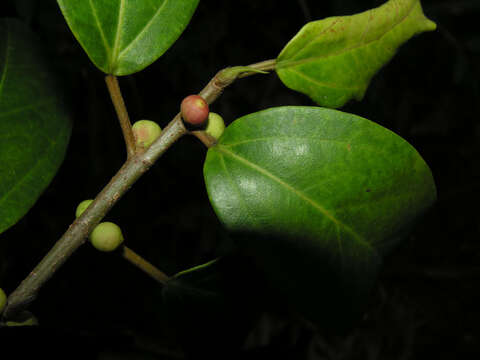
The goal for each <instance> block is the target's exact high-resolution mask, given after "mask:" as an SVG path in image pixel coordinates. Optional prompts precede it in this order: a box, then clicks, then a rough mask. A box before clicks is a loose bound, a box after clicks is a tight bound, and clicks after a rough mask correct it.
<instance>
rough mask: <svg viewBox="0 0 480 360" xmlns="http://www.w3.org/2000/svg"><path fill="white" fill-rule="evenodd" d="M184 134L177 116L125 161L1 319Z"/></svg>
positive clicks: (29, 296) (28, 298)
mask: <svg viewBox="0 0 480 360" xmlns="http://www.w3.org/2000/svg"><path fill="white" fill-rule="evenodd" d="M186 133H187V130H186V129H185V126H184V125H183V122H182V120H181V118H180V116H178V115H177V116H176V117H175V118H174V119H173V120H172V121H171V122H170V124H168V126H167V127H166V128H165V129H164V130H163V131H162V133H161V135H160V137H159V138H158V139H157V140H156V141H155V142H154V143H153V144H152V145H151V146H150V147H149V148H148V149H147V151H145V153H143V154H138V155H136V156H133V157H131V158H130V159H127V161H126V162H125V164H124V165H123V166H122V167H121V168H120V170H119V171H118V172H117V174H116V175H115V176H114V177H113V178H112V179H111V180H110V182H109V183H108V184H107V186H105V188H104V189H103V190H102V191H101V192H100V194H98V196H97V197H96V198H95V200H94V201H93V202H92V204H90V206H89V207H88V208H87V209H86V210H85V211H84V212H83V213H82V215H81V216H80V217H78V218H77V219H76V220H75V221H74V222H73V224H71V225H70V226H69V228H68V230H67V231H66V232H65V234H63V236H62V237H61V238H60V239H59V240H58V241H57V242H56V244H55V245H54V246H53V248H52V249H51V250H50V251H49V252H48V254H47V255H46V256H45V257H44V258H43V259H42V260H41V261H40V263H39V264H38V265H37V266H36V267H35V269H33V271H32V272H31V273H30V274H29V275H28V276H27V277H26V278H25V279H24V280H23V281H22V282H21V283H20V285H19V286H18V288H17V289H16V290H15V291H14V292H13V293H12V294H11V295H10V296H9V298H8V303H7V307H6V308H5V311H4V314H3V317H4V318H7V319H8V318H12V317H14V316H15V314H17V313H18V312H19V311H21V310H23V309H25V308H26V307H27V306H28V304H30V303H31V302H32V301H33V300H34V299H35V297H36V296H37V293H38V291H39V289H40V287H41V286H42V285H43V284H44V283H45V282H46V281H47V280H48V279H49V278H50V277H51V276H52V275H53V274H54V273H55V271H57V270H58V269H59V268H60V266H61V265H63V263H64V262H65V261H66V260H67V259H68V258H69V257H70V255H72V254H73V253H74V252H75V250H77V249H78V247H80V245H82V244H83V243H84V242H85V239H86V238H87V236H88V234H90V232H91V231H92V230H93V229H94V228H95V226H97V225H98V223H99V222H100V221H101V220H102V219H103V217H104V216H105V215H106V214H107V213H108V211H109V210H110V209H111V208H112V207H113V205H115V203H116V202H117V201H118V200H119V199H120V198H121V197H122V195H123V194H125V192H126V191H127V190H128V189H129V188H130V187H131V186H132V185H133V184H134V183H135V182H136V181H137V180H138V178H140V176H142V175H143V174H144V173H145V172H146V171H147V170H148V169H149V168H150V167H151V166H152V165H153V163H154V162H155V161H156V160H157V159H158V158H159V157H160V156H161V155H162V154H163V153H164V152H165V151H166V150H167V149H168V148H169V147H170V146H171V145H172V144H173V143H174V142H175V141H176V140H177V139H179V138H180V137H181V136H183V135H184V134H186Z"/></svg>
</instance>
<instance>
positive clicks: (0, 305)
mask: <svg viewBox="0 0 480 360" xmlns="http://www.w3.org/2000/svg"><path fill="white" fill-rule="evenodd" d="M5 305H7V294H5V291H3V290H2V289H0V314H1V313H2V311H3V309H4V308H5Z"/></svg>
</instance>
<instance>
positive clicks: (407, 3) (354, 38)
mask: <svg viewBox="0 0 480 360" xmlns="http://www.w3.org/2000/svg"><path fill="white" fill-rule="evenodd" d="M435 28H436V25H435V23H433V22H432V21H430V20H428V19H427V18H426V17H425V16H424V14H423V11H422V7H421V4H420V1H419V0H390V1H388V2H387V3H385V4H384V5H382V6H380V7H378V8H376V9H373V10H369V11H365V12H363V13H360V14H356V15H353V16H340V17H330V18H326V19H324V20H319V21H314V22H310V23H308V24H307V25H305V26H304V27H303V28H302V29H301V30H300V32H299V33H298V34H297V35H296V36H295V37H294V38H293V39H292V40H291V41H290V42H289V43H288V44H287V46H286V47H285V48H284V49H283V50H282V52H281V53H280V55H279V56H278V59H277V73H278V76H279V77H280V79H281V80H282V82H283V83H284V84H285V85H286V86H288V87H289V88H291V89H293V90H296V91H299V92H301V93H304V94H306V95H308V96H310V97H311V98H312V99H313V100H314V101H315V102H317V103H318V104H319V105H322V106H326V107H330V108H338V107H340V106H342V105H344V104H345V103H346V102H347V101H348V100H350V99H357V100H361V99H362V98H363V95H364V94H365V91H366V90H367V87H368V85H369V83H370V80H371V78H372V77H373V75H375V73H377V72H378V70H379V69H380V68H381V67H382V66H383V65H385V64H386V63H387V62H388V61H389V60H390V59H391V58H392V57H393V55H394V54H395V52H396V51H397V49H398V47H399V46H400V45H402V44H403V43H404V42H406V41H407V40H408V39H410V38H411V37H412V36H414V35H415V34H418V33H421V32H424V31H431V30H434V29H435Z"/></svg>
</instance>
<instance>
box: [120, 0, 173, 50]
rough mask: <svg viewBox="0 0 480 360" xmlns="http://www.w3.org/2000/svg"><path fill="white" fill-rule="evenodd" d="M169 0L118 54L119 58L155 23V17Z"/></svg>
mask: <svg viewBox="0 0 480 360" xmlns="http://www.w3.org/2000/svg"><path fill="white" fill-rule="evenodd" d="M168 1H169V0H165V1H164V2H163V4H162V5H161V6H160V7H159V8H158V10H157V11H156V12H155V14H153V16H152V18H151V19H150V20H149V21H148V23H147V24H146V25H145V26H144V28H143V29H142V30H141V31H140V32H139V33H138V34H137V36H135V37H134V38H133V40H132V41H131V42H130V44H128V45H127V46H126V47H125V48H123V50H122V51H121V52H120V54H118V58H121V57H122V55H123V54H124V53H126V52H127V51H128V50H129V49H130V48H131V47H132V46H133V45H134V44H135V42H137V41H138V39H139V38H140V37H141V36H142V35H143V34H144V33H145V32H146V31H147V30H148V28H149V27H150V26H151V25H152V24H153V21H154V20H155V18H156V17H157V16H158V14H160V12H161V11H162V10H163V8H164V7H165V5H166V4H167V3H168Z"/></svg>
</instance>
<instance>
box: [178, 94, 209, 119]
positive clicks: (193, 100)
mask: <svg viewBox="0 0 480 360" xmlns="http://www.w3.org/2000/svg"><path fill="white" fill-rule="evenodd" d="M180 113H181V115H182V119H183V121H185V122H186V123H188V124H190V125H193V126H200V125H202V124H203V123H205V121H207V118H208V113H209V109H208V104H207V102H206V101H205V99H204V98H202V97H201V96H199V95H189V96H187V97H186V98H185V99H183V101H182V104H181V105H180Z"/></svg>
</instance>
